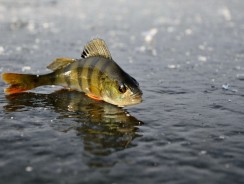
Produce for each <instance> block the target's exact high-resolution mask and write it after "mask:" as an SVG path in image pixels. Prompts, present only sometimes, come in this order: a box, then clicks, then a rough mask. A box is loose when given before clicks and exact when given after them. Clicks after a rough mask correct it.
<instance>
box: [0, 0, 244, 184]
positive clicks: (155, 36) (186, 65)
mask: <svg viewBox="0 0 244 184" xmlns="http://www.w3.org/2000/svg"><path fill="white" fill-rule="evenodd" d="M243 8H244V3H243V2H242V1H241V0H236V1H231V2H230V1H227V0H224V1H211V0H207V1H204V2H200V1H197V2H196V1H193V0H189V1H180V0H176V1H161V0H158V1H127V0H120V1H116V2H115V1H110V0H109V1H106V3H105V2H104V1H96V0H94V1H91V2H89V3H87V2H85V1H72V3H71V2H69V1H49V0H45V1H35V2H34V1H33V2H32V1H21V2H19V1H8V0H4V1H1V3H0V24H1V27H0V31H1V35H2V36H1V37H0V71H1V72H8V71H11V72H26V73H29V72H31V73H47V72H48V70H47V69H46V68H45V67H46V66H47V65H48V64H49V63H50V62H51V60H53V59H54V58H56V57H76V58H78V57H79V56H80V53H81V48H82V47H83V46H84V44H85V43H86V42H88V41H89V40H90V39H91V38H94V37H101V38H103V39H104V40H105V41H106V42H107V43H108V46H109V48H110V50H111V53H112V56H113V58H114V59H115V60H116V61H117V63H118V64H119V65H121V66H122V67H123V68H124V69H125V70H126V71H127V72H128V73H130V74H133V77H135V78H136V79H137V80H138V81H139V83H140V85H141V88H142V90H143V92H144V96H143V98H144V102H143V103H141V104H139V105H136V106H132V107H128V108H124V109H120V108H116V107H114V106H111V105H109V104H105V103H97V102H94V101H93V100H91V99H88V98H86V97H84V95H82V94H79V93H76V92H68V91H63V90H62V91H56V90H57V89H58V88H56V87H40V88H38V89H37V90H35V91H32V92H31V93H24V94H19V95H12V96H5V95H4V94H3V93H1V94H0V108H1V111H0V113H1V114H0V119H1V121H0V122H1V123H0V130H1V134H0V145H1V146H0V180H1V181H2V182H3V183H88V182H89V183H196V182H197V183H228V184H229V183H243V182H244V157H243V154H244V145H243V140H244V137H243V134H244V103H243V97H244V83H243V73H244V62H243V60H244V54H243V53H244V51H243V43H244V34H243V30H244V22H243V20H244V13H243ZM4 87H5V85H4V84H3V82H2V81H1V82H0V88H1V91H3V89H4ZM55 91H56V92H55Z"/></svg>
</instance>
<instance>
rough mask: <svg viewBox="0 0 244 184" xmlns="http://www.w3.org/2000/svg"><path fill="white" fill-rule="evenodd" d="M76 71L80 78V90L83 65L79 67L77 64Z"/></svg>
mask: <svg viewBox="0 0 244 184" xmlns="http://www.w3.org/2000/svg"><path fill="white" fill-rule="evenodd" d="M76 72H77V80H78V83H79V87H80V90H82V77H81V75H82V67H79V66H77V68H76Z"/></svg>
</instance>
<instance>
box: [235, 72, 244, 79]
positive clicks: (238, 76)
mask: <svg viewBox="0 0 244 184" xmlns="http://www.w3.org/2000/svg"><path fill="white" fill-rule="evenodd" d="M236 78H237V79H239V80H244V73H241V74H237V75H236Z"/></svg>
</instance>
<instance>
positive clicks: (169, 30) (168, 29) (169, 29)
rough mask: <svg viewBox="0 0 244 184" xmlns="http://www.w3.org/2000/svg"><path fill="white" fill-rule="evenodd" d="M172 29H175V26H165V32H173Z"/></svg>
mask: <svg viewBox="0 0 244 184" xmlns="http://www.w3.org/2000/svg"><path fill="white" fill-rule="evenodd" d="M174 31H175V28H174V27H172V26H170V27H168V28H167V32H168V33H172V32H174Z"/></svg>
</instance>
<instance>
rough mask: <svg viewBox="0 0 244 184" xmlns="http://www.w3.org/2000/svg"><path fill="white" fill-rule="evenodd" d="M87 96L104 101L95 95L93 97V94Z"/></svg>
mask: <svg viewBox="0 0 244 184" xmlns="http://www.w3.org/2000/svg"><path fill="white" fill-rule="evenodd" d="M86 95H87V96H89V97H90V98H92V99H95V100H102V98H101V97H97V96H95V95H93V94H86Z"/></svg>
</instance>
